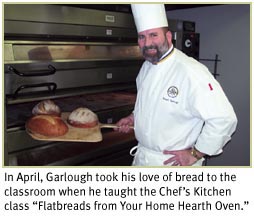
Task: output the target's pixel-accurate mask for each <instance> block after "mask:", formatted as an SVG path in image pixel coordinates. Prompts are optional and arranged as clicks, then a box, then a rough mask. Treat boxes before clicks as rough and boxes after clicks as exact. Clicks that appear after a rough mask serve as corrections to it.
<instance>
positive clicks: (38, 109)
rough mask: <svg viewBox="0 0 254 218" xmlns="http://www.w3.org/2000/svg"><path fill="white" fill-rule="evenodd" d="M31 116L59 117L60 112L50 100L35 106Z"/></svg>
mask: <svg viewBox="0 0 254 218" xmlns="http://www.w3.org/2000/svg"><path fill="white" fill-rule="evenodd" d="M32 114H33V115H40V114H45V115H56V116H60V115H61V110H60V108H59V106H58V105H56V104H55V102H54V101H52V100H43V101H40V102H39V103H38V104H36V105H35V106H34V108H33V110H32Z"/></svg>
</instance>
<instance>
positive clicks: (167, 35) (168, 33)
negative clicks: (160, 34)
mask: <svg viewBox="0 0 254 218" xmlns="http://www.w3.org/2000/svg"><path fill="white" fill-rule="evenodd" d="M166 38H167V40H168V44H169V45H171V44H172V33H171V32H170V31H167V32H166Z"/></svg>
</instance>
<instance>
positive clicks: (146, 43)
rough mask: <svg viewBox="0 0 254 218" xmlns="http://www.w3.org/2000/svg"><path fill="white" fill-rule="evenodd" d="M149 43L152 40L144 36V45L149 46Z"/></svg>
mask: <svg viewBox="0 0 254 218" xmlns="http://www.w3.org/2000/svg"><path fill="white" fill-rule="evenodd" d="M150 45H152V40H151V39H150V37H146V38H145V46H147V47H148V46H150Z"/></svg>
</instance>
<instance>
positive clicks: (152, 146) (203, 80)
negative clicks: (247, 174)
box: [133, 48, 237, 166]
mask: <svg viewBox="0 0 254 218" xmlns="http://www.w3.org/2000/svg"><path fill="white" fill-rule="evenodd" d="M136 84H137V90H138V93H137V100H136V104H135V108H134V122H135V124H134V125H135V136H136V138H137V140H138V142H139V143H138V149H137V153H136V155H135V158H134V161H133V165H145V166H160V165H161V166H163V162H164V161H165V160H167V159H168V158H169V157H170V156H169V155H164V154H163V150H182V149H186V148H190V147H192V146H194V145H195V147H196V148H197V149H198V150H199V151H200V152H202V153H205V154H207V155H216V154H219V153H221V152H222V148H223V146H224V145H225V144H226V143H227V142H228V141H229V140H230V139H231V135H232V133H233V132H234V131H235V129H236V124H237V118H236V115H235V113H234V110H233V108H232V106H231V104H230V103H229V101H228V99H227V97H226V96H225V94H224V92H223V90H222V88H221V86H220V85H219V83H218V82H217V81H216V80H215V79H214V77H213V76H212V75H211V73H210V72H209V71H208V69H207V68H206V67H205V66H204V65H203V64H201V63H199V62H198V61H196V60H195V59H193V58H191V57H188V56H186V55H185V54H184V53H182V52H181V51H179V50H178V49H176V48H174V49H172V51H171V53H170V54H169V55H167V56H166V57H165V58H164V59H162V60H161V61H160V62H159V63H158V64H156V65H154V64H152V63H150V62H148V61H145V62H144V63H143V65H142V67H141V69H140V72H139V75H138V77H137V79H136ZM202 161H203V160H200V161H198V162H197V163H196V164H195V165H202Z"/></svg>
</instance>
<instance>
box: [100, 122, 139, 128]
mask: <svg viewBox="0 0 254 218" xmlns="http://www.w3.org/2000/svg"><path fill="white" fill-rule="evenodd" d="M99 127H100V128H111V129H114V128H120V127H119V126H117V125H116V124H113V123H100V124H99ZM129 128H131V129H134V126H129Z"/></svg>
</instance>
